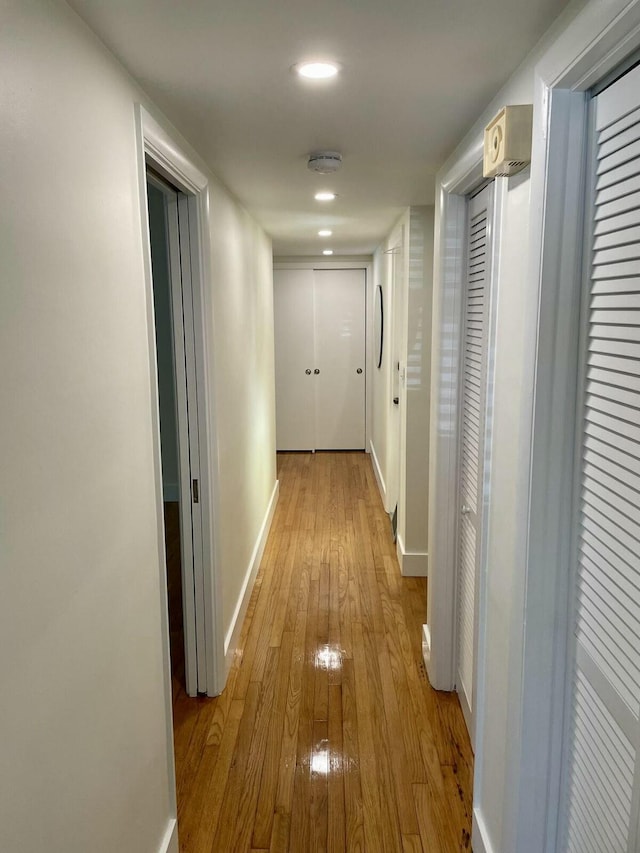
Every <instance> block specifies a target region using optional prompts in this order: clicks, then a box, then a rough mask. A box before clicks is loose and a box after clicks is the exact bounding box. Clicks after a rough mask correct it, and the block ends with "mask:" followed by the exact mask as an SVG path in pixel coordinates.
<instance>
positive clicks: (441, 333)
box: [422, 140, 507, 762]
mask: <svg viewBox="0 0 640 853" xmlns="http://www.w3.org/2000/svg"><path fill="white" fill-rule="evenodd" d="M482 155H483V148H482V141H480V140H479V141H478V142H477V143H476V144H475V145H474V146H473V148H472V149H471V151H470V152H469V153H468V154H467V156H466V157H464V158H463V159H461V160H460V161H458V162H457V163H456V164H455V165H454V166H453V167H452V168H451V169H450V170H449V171H448V172H447V173H446V174H445V175H444V177H443V179H442V181H441V183H440V186H439V191H440V199H441V213H440V217H439V218H438V217H436V226H435V241H434V244H435V246H437V247H438V248H439V252H438V255H437V257H438V258H439V261H438V262H437V263H436V264H435V266H434V286H433V326H432V329H433V341H432V368H431V418H430V420H431V424H432V429H431V436H430V453H429V456H430V459H431V460H432V464H431V470H430V474H429V507H430V510H429V550H430V554H431V556H430V560H429V595H428V596H427V624H426V625H425V626H424V633H423V643H422V648H423V657H424V662H425V666H426V669H427V674H428V676H429V681H430V683H431V685H432V686H433V687H434V688H435V689H436V690H449V691H450V690H453V689H454V688H455V684H456V677H457V590H456V581H457V550H456V545H457V526H458V512H457V503H458V460H459V446H460V417H461V411H460V377H461V369H462V351H461V347H462V296H463V293H464V287H465V276H466V269H465V260H466V218H467V197H468V196H469V194H471V193H473V192H474V190H476V189H477V188H478V187H479V186H480V185H481V184H482V183H483V182H484V178H483V176H482ZM506 192H507V184H506V180H505V179H502V178H498V179H496V180H495V182H494V196H493V213H492V221H491V223H490V227H491V233H490V236H489V241H488V245H489V250H490V252H491V257H492V263H491V269H490V274H489V277H488V279H487V292H488V294H489V300H490V302H489V305H490V313H489V328H488V331H487V399H486V406H487V413H486V421H485V427H484V431H485V464H486V465H487V471H490V461H489V456H490V453H491V432H492V412H493V373H494V371H493V365H494V361H495V346H494V340H495V324H496V320H497V317H496V303H497V300H496V299H495V298H494V295H495V293H496V288H497V282H498V279H499V272H500V239H501V230H502V229H501V223H502V211H503V208H504V203H505V199H506ZM433 425H436V428H433ZM489 488H490V486H489V482H488V481H487V482H485V488H484V493H483V504H482V522H481V536H482V550H481V555H480V567H479V583H478V588H477V590H476V593H477V595H478V604H477V607H478V615H477V619H478V642H477V646H478V649H480V648H481V647H482V644H483V628H484V621H485V620H484V598H485V576H486V542H487V516H488V513H487V512H486V506H487V503H488V499H489ZM477 660H478V663H477V667H476V669H477V671H476V684H477V687H476V691H477V700H476V704H477V709H478V712H479V713H481V709H482V705H483V702H482V695H481V691H482V660H483V658H482V654H481V652H480V651H479V652H478V658H477ZM475 725H476V728H477V726H478V716H477V715H476V723H475ZM479 759H480V757H479V756H478V755H477V756H476V761H477V762H479Z"/></svg>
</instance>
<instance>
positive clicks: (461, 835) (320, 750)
mask: <svg viewBox="0 0 640 853" xmlns="http://www.w3.org/2000/svg"><path fill="white" fill-rule="evenodd" d="M278 469H279V471H278V476H279V479H280V500H279V504H278V507H277V510H276V515H275V518H274V522H273V527H272V530H271V534H270V536H269V540H268V543H267V547H266V551H265V555H264V558H263V561H262V565H261V568H260V573H259V575H258V578H257V581H256V584H255V588H254V591H253V594H252V597H251V601H250V605H249V610H248V613H247V617H246V620H245V624H244V626H243V633H242V638H241V644H240V645H241V648H240V650H239V652H238V654H237V655H236V661H235V664H234V666H233V669H232V671H231V673H230V675H229V680H228V684H227V686H226V688H225V690H224V692H223V694H222V695H221V696H219V697H218V698H216V699H189V698H188V697H187V696H185V694H184V690H183V689H182V688H181V687H180V682H179V680H178V679H175V680H174V684H175V688H176V689H175V695H174V729H175V752H176V772H177V786H178V830H179V836H180V850H181V851H182V853H196V852H197V853H241V851H253V853H256V851H272V853H273V851H282V853H284V851H290V853H307V851H309V853H317V851H331V853H341V851H366V852H367V853H378V851H380V853H383V851H384V853H387V852H388V853H394V852H395V851H401V853H419V851H423V853H450V851H468V850H470V840H469V833H470V823H471V818H470V815H471V780H472V753H471V749H470V745H469V739H468V737H467V732H466V729H465V725H464V721H463V718H462V713H461V710H460V706H459V704H458V700H457V697H456V696H455V695H453V694H445V693H436V692H435V691H434V690H432V689H431V687H430V686H429V684H428V682H427V679H426V675H425V672H424V667H423V663H422V657H421V648H420V643H421V626H422V623H423V621H424V616H425V612H426V581H425V580H423V579H417V578H402V577H401V576H400V572H399V569H398V565H397V562H396V558H395V553H394V547H395V546H394V545H393V543H392V541H391V535H390V525H389V519H388V517H387V515H386V514H385V512H384V510H383V507H382V503H381V501H380V496H379V493H378V490H377V486H376V483H375V480H374V476H373V471H372V469H371V464H370V461H369V457H368V456H366V455H365V454H364V453H316V454H293V453H292V454H279V457H278Z"/></svg>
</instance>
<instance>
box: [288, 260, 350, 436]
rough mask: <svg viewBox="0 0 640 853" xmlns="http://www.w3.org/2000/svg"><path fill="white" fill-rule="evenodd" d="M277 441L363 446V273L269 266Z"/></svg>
mask: <svg viewBox="0 0 640 853" xmlns="http://www.w3.org/2000/svg"><path fill="white" fill-rule="evenodd" d="M274 327H275V365H276V446H277V449H278V450H316V449H318V450H353V449H363V448H364V446H365V423H366V418H365V378H366V359H365V353H366V342H365V341H366V337H365V331H366V276H365V271H364V270H304V269H297V270H274Z"/></svg>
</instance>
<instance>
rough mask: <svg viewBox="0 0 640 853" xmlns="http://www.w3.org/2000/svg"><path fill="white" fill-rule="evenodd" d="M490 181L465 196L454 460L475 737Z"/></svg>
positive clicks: (463, 679)
mask: <svg viewBox="0 0 640 853" xmlns="http://www.w3.org/2000/svg"><path fill="white" fill-rule="evenodd" d="M492 194H493V185H489V186H487V187H485V188H484V189H483V190H482V191H481V192H479V193H478V194H477V195H475V196H474V197H473V198H471V199H470V200H469V205H468V221H467V247H468V248H467V274H466V287H465V290H464V297H463V323H462V329H463V337H462V375H461V383H460V391H461V397H460V399H461V407H460V413H461V418H460V456H459V464H458V531H457V553H458V578H457V609H458V613H457V634H458V674H457V690H458V693H459V694H460V702H461V705H462V709H463V711H464V715H465V719H466V722H467V727H468V729H469V734H470V736H471V742H472V744H473V742H474V728H475V726H474V722H475V688H476V685H475V673H476V657H477V589H478V574H479V568H480V553H481V534H482V504H483V473H484V464H483V462H484V431H485V430H484V424H485V407H486V384H487V382H486V371H487V367H486V365H487V338H488V318H489V289H488V288H489V266H490V253H489V242H488V229H489V222H490V211H491V206H492Z"/></svg>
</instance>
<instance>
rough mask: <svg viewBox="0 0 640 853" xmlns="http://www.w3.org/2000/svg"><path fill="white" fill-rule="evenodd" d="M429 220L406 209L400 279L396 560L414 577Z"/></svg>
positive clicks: (425, 425)
mask: <svg viewBox="0 0 640 853" xmlns="http://www.w3.org/2000/svg"><path fill="white" fill-rule="evenodd" d="M433 219H434V209H433V207H412V208H411V209H410V212H409V223H408V250H407V255H408V263H407V264H406V271H405V277H404V285H405V288H406V296H405V299H404V300H403V303H404V306H405V312H404V317H403V321H402V322H403V325H404V326H405V334H404V338H403V360H402V370H403V371H404V373H405V379H404V381H401V383H400V414H401V428H400V429H401V458H400V467H401V472H402V476H401V491H400V502H399V512H398V546H399V548H398V558H399V560H400V565H401V568H402V573H403V574H404V575H414V576H415V575H423V576H424V575H426V574H427V570H428V524H427V522H428V516H429V407H430V400H431V301H432V284H433Z"/></svg>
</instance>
